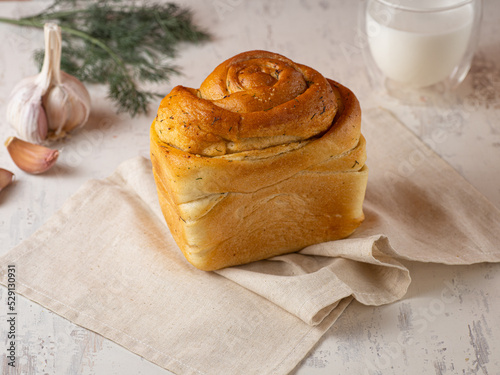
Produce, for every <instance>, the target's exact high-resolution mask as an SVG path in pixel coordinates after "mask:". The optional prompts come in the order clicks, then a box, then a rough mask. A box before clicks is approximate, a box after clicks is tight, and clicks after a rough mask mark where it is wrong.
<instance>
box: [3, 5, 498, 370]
mask: <svg viewBox="0 0 500 375" xmlns="http://www.w3.org/2000/svg"><path fill="white" fill-rule="evenodd" d="M180 3H183V4H185V5H188V6H190V7H191V8H192V9H193V11H194V14H195V20H196V22H197V23H198V24H200V25H201V26H203V27H205V28H206V29H207V30H209V31H210V32H211V33H212V34H213V35H214V40H213V41H212V42H210V43H207V44H205V45H203V46H197V47H193V46H186V47H184V48H183V49H182V51H181V54H180V56H179V58H178V59H177V60H176V64H177V65H178V66H180V67H181V69H182V72H183V75H182V76H179V77H175V78H174V79H173V80H172V82H171V84H170V85H164V86H162V87H160V88H159V90H160V91H161V92H164V93H167V92H168V91H170V89H171V88H172V87H173V86H174V85H177V84H182V85H185V86H190V87H198V86H199V84H200V83H201V81H202V80H203V79H204V77H205V76H206V75H207V74H208V73H210V71H211V70H212V69H213V67H215V66H216V65H217V64H218V63H219V62H221V61H223V60H225V59H226V58H228V57H231V56H232V55H234V54H236V53H238V52H242V51H245V50H251V49H267V50H271V51H275V52H278V53H282V54H284V55H286V56H288V57H290V58H292V59H293V60H295V61H297V62H301V63H304V64H306V65H309V66H312V67H314V68H316V69H317V70H318V71H320V72H321V73H323V74H324V75H325V76H328V77H330V78H333V79H336V80H338V81H340V82H342V83H343V84H345V85H347V86H348V87H350V88H351V89H352V90H353V91H354V92H355V93H356V94H357V95H358V97H359V99H360V101H361V104H362V107H363V108H369V107H373V106H383V107H386V108H388V109H390V110H391V111H393V112H394V113H395V114H396V115H397V116H398V118H400V119H401V121H403V122H404V123H405V124H406V125H407V126H408V127H409V128H410V129H411V130H413V131H414V132H415V133H416V134H417V135H419V136H420V137H421V138H422V139H423V140H424V141H425V142H426V143H427V144H428V145H429V146H431V147H432V148H433V149H434V150H435V151H436V152H437V153H438V154H440V155H441V156H442V157H443V158H444V159H445V160H447V161H448V162H449V163H450V164H451V165H452V166H453V167H454V168H455V169H456V170H457V171H458V172H459V173H460V174H462V175H463V176H464V177H465V178H466V179H467V180H469V181H470V182H471V183H472V185H474V186H475V187H476V188H477V189H478V190H479V191H480V192H482V193H483V194H484V195H485V196H486V197H487V198H488V199H489V200H490V201H491V202H492V203H493V204H494V205H496V207H499V208H500V166H499V162H500V22H499V21H500V18H499V15H500V1H498V0H486V1H485V4H484V5H485V11H484V21H483V27H482V31H481V40H480V45H479V50H478V53H477V55H476V58H475V60H474V64H473V68H472V71H471V73H470V74H469V76H468V77H467V79H466V81H465V82H464V83H463V84H462V86H461V87H460V88H459V90H458V92H457V93H456V94H455V95H454V96H453V97H452V98H450V99H449V100H446V101H440V102H433V101H432V100H431V101H430V102H429V100H427V102H425V101H424V100H422V102H421V103H420V104H419V105H403V104H401V103H399V102H398V101H396V100H394V99H393V98H391V97H389V96H387V95H384V94H381V93H379V92H376V91H375V90H373V89H372V88H371V87H370V85H369V83H368V77H367V74H366V71H365V69H364V65H363V60H362V58H361V53H360V51H361V48H362V47H363V46H364V44H363V43H364V42H363V39H362V38H359V37H357V36H356V22H357V7H358V2H356V1H347V0H331V1H327V0H315V1H313V0H291V1H290V0H289V1H285V0H275V1H268V0H253V1H243V0H209V1H202V0H186V1H180ZM47 4H48V2H47V1H40V2H0V15H2V16H10V17H17V16H20V15H27V14H30V13H31V12H34V11H36V10H37V9H42V8H43V7H44V6H46V5H47ZM0 39H1V40H2V43H0V139H2V142H3V140H4V139H5V138H6V137H7V136H9V135H12V134H13V131H12V129H10V127H8V126H7V125H6V122H5V109H6V104H7V99H8V94H9V92H10V90H11V89H12V87H13V85H14V84H15V83H17V82H18V81H19V80H20V79H21V78H22V77H25V76H27V75H32V74H35V73H36V69H35V67H34V64H33V62H32V60H31V53H32V51H33V50H34V49H35V48H40V47H41V46H42V45H43V43H42V33H41V32H40V31H37V30H30V29H27V28H19V27H15V26H7V25H3V24H0ZM91 93H92V97H93V110H92V115H91V118H90V121H89V123H88V125H87V126H86V127H85V128H84V129H83V130H81V131H79V132H78V133H76V134H74V135H73V136H72V137H71V138H70V139H68V140H66V141H64V143H63V152H62V155H61V157H60V161H59V162H58V164H57V166H56V167H55V168H54V169H52V170H51V171H50V172H48V173H47V174H44V175H42V176H30V175H27V174H25V173H23V172H21V171H20V170H19V169H17V168H16V167H15V166H14V164H13V163H12V161H11V160H10V158H9V156H8V154H7V152H6V151H5V149H3V150H0V167H3V168H7V169H10V170H12V171H14V172H15V174H16V177H17V181H16V182H15V184H14V185H13V186H11V187H9V188H8V189H6V190H5V191H3V192H1V193H0V251H1V252H5V251H8V250H9V249H10V248H12V247H13V246H15V245H17V244H18V243H19V242H20V241H22V240H23V239H25V238H27V237H29V236H30V235H31V234H32V233H33V232H34V231H35V230H36V229H37V228H39V227H40V226H41V225H42V223H43V222H45V220H47V219H48V218H49V217H50V216H51V215H52V214H53V213H54V212H55V211H56V210H57V209H58V208H59V207H60V206H61V205H62V204H63V203H64V201H65V200H66V199H67V198H68V197H69V196H71V195H72V194H73V193H74V192H75V191H76V189H78V187H79V186H81V185H82V183H83V182H85V181H86V180H88V179H90V178H103V177H106V176H108V175H109V174H110V173H111V172H112V171H113V170H114V169H115V168H116V167H117V165H118V164H119V163H120V162H122V161H124V160H126V159H129V158H131V157H134V156H136V155H144V156H148V151H149V144H148V143H149V139H148V129H149V125H150V122H151V121H152V119H153V117H154V111H155V108H153V109H152V110H153V111H152V113H151V114H150V115H149V116H140V117H136V118H134V119H130V118H129V117H128V116H126V115H116V114H115V113H114V111H113V108H112V106H111V105H110V103H109V102H108V101H107V100H106V99H105V89H104V88H102V87H99V86H95V87H91ZM499 230H500V228H499ZM499 246H500V245H499ZM407 266H408V267H409V268H410V271H411V275H412V278H413V282H412V284H411V286H410V290H409V291H408V294H407V295H406V297H405V298H404V299H403V300H401V301H399V302H397V303H394V304H391V305H388V306H382V307H366V306H362V305H360V304H358V303H356V302H355V303H353V304H352V305H351V306H349V308H348V309H347V310H346V312H345V313H344V314H343V315H342V316H341V317H340V319H339V320H338V321H337V322H336V324H335V325H334V326H333V328H332V329H331V330H330V331H329V332H327V334H326V335H325V336H324V338H323V339H322V340H321V341H320V343H319V344H318V346H317V347H316V348H315V349H314V350H313V351H312V352H311V353H310V355H309V356H308V357H307V358H306V359H304V361H303V362H302V363H301V364H300V366H299V367H298V368H297V369H296V371H294V373H295V374H297V375H309V374H311V375H312V374H321V375H323V374H384V375H385V374H439V375H441V374H464V375H469V374H489V375H498V374H500V288H499V286H500V265H499V264H478V265H473V266H460V267H450V266H442V265H429V264H418V263H409V264H407ZM2 271H4V270H2ZM21 271H22V270H19V272H21ZM6 303H7V293H6V289H5V288H3V287H2V288H1V289H0V342H1V343H2V345H1V346H0V353H1V358H2V359H1V361H2V362H1V364H0V373H1V374H26V375H35V374H36V375H38V374H82V375H90V374H96V375H100V374H106V375H112V374H116V375H118V374H119V375H129V374H130V375H132V374H148V375H166V374H171V373H170V372H169V371H167V370H164V369H162V368H159V367H158V366H156V365H153V364H151V363H150V362H148V361H146V360H144V359H142V358H140V357H139V356H137V355H135V354H132V353H130V352H128V351H127V350H125V349H123V348H122V347H120V346H119V345H117V344H115V343H113V342H110V341H109V340H107V339H105V338H103V337H101V336H99V335H96V334H95V333H93V332H90V331H88V330H86V329H83V328H81V327H78V326H76V325H74V324H73V323H71V322H69V321H67V320H65V319H62V318H60V317H59V316H57V315H56V314H54V313H52V312H50V311H48V310H46V309H44V308H41V307H40V306H38V305H37V304H34V303H32V302H30V301H29V300H27V299H25V298H22V297H18V305H17V309H18V312H19V315H18V322H17V327H16V331H17V332H16V333H17V338H18V341H17V345H18V346H17V353H16V354H17V364H18V367H17V368H16V370H15V371H12V369H10V368H9V367H8V365H7V360H6V357H5V355H4V354H6V353H7V348H6V346H5V345H4V343H6V341H7V338H6V337H7V330H8V326H7V323H6V319H7V315H6V311H7V307H6Z"/></svg>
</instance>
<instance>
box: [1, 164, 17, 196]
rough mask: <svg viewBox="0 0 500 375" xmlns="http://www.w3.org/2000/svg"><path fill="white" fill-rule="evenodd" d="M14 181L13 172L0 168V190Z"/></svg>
mask: <svg viewBox="0 0 500 375" xmlns="http://www.w3.org/2000/svg"><path fill="white" fill-rule="evenodd" d="M12 181H14V173H12V172H11V171H8V170H7V169H3V168H0V191H2V190H3V189H5V188H6V187H7V186H9V185H10V184H11V183H12Z"/></svg>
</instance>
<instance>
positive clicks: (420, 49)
mask: <svg viewBox="0 0 500 375" xmlns="http://www.w3.org/2000/svg"><path fill="white" fill-rule="evenodd" d="M440 1H441V5H447V4H448V5H449V3H450V0H448V1H445V0H440ZM440 1H439V0H434V1H433V2H432V4H433V5H434V6H439V5H440ZM451 2H453V1H451ZM455 2H456V0H455ZM399 3H401V1H399ZM473 12H474V10H473V7H472V5H471V4H467V5H465V6H463V7H461V8H458V9H454V10H446V11H440V12H435V13H421V12H407V11H404V10H401V9H392V10H391V11H389V10H388V9H387V7H385V8H384V7H383V6H380V4H377V3H375V2H372V3H371V4H370V5H369V6H368V7H367V14H366V26H367V33H368V41H369V46H370V51H371V53H372V56H373V59H374V60H375V63H376V64H377V66H378V67H379V68H380V70H381V71H382V73H384V75H385V76H387V77H389V78H391V79H392V80H394V81H396V82H400V83H403V84H406V85H408V86H412V87H425V86H430V85H433V84H435V83H438V82H440V81H442V80H444V79H446V78H447V77H449V76H450V74H452V72H453V71H454V69H456V68H457V66H458V65H459V64H460V61H461V60H462V58H463V56H464V54H465V52H466V50H467V46H468V43H469V39H470V36H471V32H472V25H473V18H474V14H473Z"/></svg>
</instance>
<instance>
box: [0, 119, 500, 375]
mask: <svg viewBox="0 0 500 375" xmlns="http://www.w3.org/2000/svg"><path fill="white" fill-rule="evenodd" d="M363 126H364V133H365V136H366V138H367V140H368V145H369V150H368V152H369V166H370V179H369V181H370V182H369V186H368V192H367V199H366V205H365V206H366V217H367V219H366V221H365V223H364V224H363V225H362V226H361V227H360V228H359V230H358V231H357V232H356V234H355V235H354V236H352V237H351V238H349V239H345V240H341V241H335V242H329V243H323V244H318V245H314V246H310V247H308V248H306V249H304V250H302V251H301V252H299V253H295V254H288V255H283V256H279V257H275V258H273V259H270V260H267V261H261V262H256V263H252V264H249V265H245V266H240V267H233V268H229V269H225V270H221V271H218V272H204V271H199V270H197V269H195V268H194V267H192V266H191V265H189V264H188V263H187V261H186V260H185V259H184V258H183V256H182V254H181V253H180V251H179V249H178V248H177V246H176V245H175V243H174V242H173V240H172V237H171V236H170V233H169V231H168V228H167V227H166V225H165V222H164V220H163V217H162V215H161V212H160V210H159V206H158V203H157V197H156V191H155V186H154V182H153V177H152V173H151V168H150V163H149V161H148V160H146V159H143V158H137V159H133V160H129V161H127V162H125V163H123V164H122V165H121V166H120V167H119V168H118V169H117V171H116V172H115V173H114V174H113V175H112V176H110V177H109V178H107V179H104V180H92V181H89V182H88V183H87V184H85V185H84V186H83V187H82V188H81V189H80V190H79V191H78V192H77V193H76V194H75V195H74V196H73V197H71V198H70V199H69V200H68V201H67V202H66V203H65V204H64V206H63V207H62V209H61V210H60V211H59V212H58V213H57V214H55V215H54V216H53V217H52V218H51V219H49V220H48V221H47V222H46V223H45V224H44V225H43V226H42V227H41V228H40V229H39V230H38V231H37V232H36V233H35V234H34V235H33V236H32V237H30V238H29V239H27V240H25V241H23V242H22V243H21V244H20V245H18V246H17V247H15V248H14V249H12V250H10V251H9V252H8V253H6V254H5V255H3V256H2V257H0V266H1V272H2V278H1V281H2V283H4V284H5V281H6V280H5V275H4V273H5V270H6V265H7V264H16V272H17V278H16V283H17V285H16V287H17V291H18V292H19V293H21V294H23V295H25V296H26V297H27V298H30V299H31V300H33V301H35V302H37V303H40V304H41V305H43V306H45V307H47V308H49V309H50V310H52V311H54V312H56V313H57V314H59V315H61V316H63V317H65V318H67V319H69V320H71V321H73V322H75V323H76V324H79V325H81V326H83V327H86V328H88V329H91V330H93V331H95V332H98V333H99V334H101V335H103V336H104V337H107V338H109V339H111V340H113V341H115V342H117V343H119V344H120V345H122V346H124V347H126V348H128V349H129V350H131V351H133V352H135V353H137V354H139V355H141V356H143V357H144V358H146V359H148V360H150V361H152V362H154V363H156V364H158V365H160V366H163V367H164V368H166V369H169V370H170V371H172V372H175V373H177V374H286V373H288V372H289V371H291V370H292V369H293V368H294V367H295V366H296V365H297V364H298V363H299V362H300V361H301V360H302V359H303V358H304V357H305V355H306V354H307V353H308V351H309V350H310V349H311V348H312V347H313V346H314V345H315V344H316V343H317V341H318V340H319V339H320V337H321V336H322V335H323V334H324V332H325V331H326V330H328V328H329V327H331V325H332V324H333V323H334V322H335V320H336V319H337V318H338V316H339V315H340V314H341V313H342V311H343V310H344V309H345V308H346V307H347V305H348V304H349V302H350V301H351V300H352V298H356V299H357V300H358V301H360V302H361V303H364V304H371V305H380V304H384V303H390V302H392V301H395V300H398V299H400V298H402V297H403V296H404V294H405V292H406V289H407V287H408V285H409V283H410V277H409V273H408V270H407V269H406V268H405V267H403V266H402V265H401V264H400V263H399V262H398V261H397V260H395V258H397V257H401V258H404V259H416V260H419V261H433V262H442V263H450V264H453V263H456V264H467V263H474V262H485V261H498V260H500V251H499V250H498V249H497V248H496V246H494V243H497V242H498V240H499V239H500V238H499V235H498V234H496V233H495V231H494V229H495V228H499V227H500V226H499V224H500V213H499V212H498V210H496V209H495V208H494V207H493V206H491V205H490V204H489V202H487V201H486V200H485V199H484V198H483V197H482V196H481V195H480V194H479V193H478V192H476V191H475V190H474V189H473V188H472V187H471V186H470V185H469V184H468V183H466V182H465V181H464V180H463V179H462V178H461V177H460V176H458V175H457V174H456V173H455V172H454V171H453V170H452V169H451V168H450V167H449V166H448V165H446V164H445V163H444V162H442V161H441V160H440V159H439V158H438V157H437V156H436V155H434V154H433V153H432V152H430V151H429V150H428V149H427V148H426V147H425V146H424V145H423V144H422V143H421V142H419V141H418V140H417V139H416V138H415V137H414V136H413V135H412V134H411V133H410V132H409V131H408V130H406V129H405V128H404V127H403V126H402V125H401V124H400V123H398V122H397V121H396V120H395V119H394V118H393V117H392V116H391V115H389V114H388V113H387V112H385V111H382V110H373V111H367V113H365V121H364V125H363ZM416 151H418V152H419V154H418V155H417V154H415V152H416ZM415 155H417V156H418V158H417V157H416V156H415ZM415 160H417V161H418V163H416V162H415ZM405 161H406V162H408V163H412V164H411V166H412V169H411V172H412V173H411V174H408V173H407V174H404V175H403V174H402V173H401V170H402V169H401V168H402V167H401V165H405V164H404V163H405ZM401 163H403V164H401ZM464 213H467V215H464ZM388 238H389V240H388ZM389 241H391V243H392V244H396V246H395V247H394V248H393V247H391V245H390V244H389ZM360 324H362V322H360Z"/></svg>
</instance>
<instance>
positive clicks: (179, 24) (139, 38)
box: [0, 0, 209, 116]
mask: <svg viewBox="0 0 500 375" xmlns="http://www.w3.org/2000/svg"><path fill="white" fill-rule="evenodd" d="M0 22H6V23H11V24H16V25H21V26H32V27H38V28H43V26H44V24H45V23H47V22H55V23H57V24H58V25H59V26H60V27H61V31H62V33H63V47H62V56H61V69H62V70H63V71H65V72H66V73H69V74H71V75H74V76H75V77H77V78H78V79H80V80H81V81H85V82H90V83H102V84H107V85H108V86H109V87H108V96H109V97H110V98H111V99H112V100H113V101H114V102H115V103H116V105H117V109H118V111H119V112H123V111H125V112H128V113H130V114H131V115H132V116H135V115H137V114H140V113H146V112H147V109H148V105H149V103H150V102H151V101H152V100H153V99H154V98H156V97H158V96H161V95H159V94H157V93H154V92H150V91H146V90H143V89H141V87H140V86H141V85H140V84H142V83H161V82H168V80H169V78H170V77H171V76H172V75H173V74H178V73H179V68H178V67H176V66H175V65H172V61H171V60H172V59H173V58H174V57H175V56H176V53H177V48H178V45H179V44H180V43H181V42H190V43H198V42H201V41H205V40H207V39H208V38H209V35H208V34H207V33H206V32H204V31H202V30H201V29H199V28H198V27H197V26H196V25H194V23H193V21H192V14H191V12H190V10H189V9H187V8H181V7H180V6H178V5H176V4H174V3H166V4H146V3H140V4H139V3H135V2H131V1H126V2H124V1H120V0H101V1H83V0H80V1H79V0H55V2H54V3H53V4H52V5H51V6H49V7H48V8H47V9H45V10H43V11H42V12H41V13H39V14H36V15H34V16H29V17H24V18H20V19H17V20H14V19H8V18H1V17H0ZM43 56H44V51H43V50H38V51H35V53H34V57H35V60H36V61H37V63H38V64H39V65H40V66H41V64H42V61H43Z"/></svg>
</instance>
